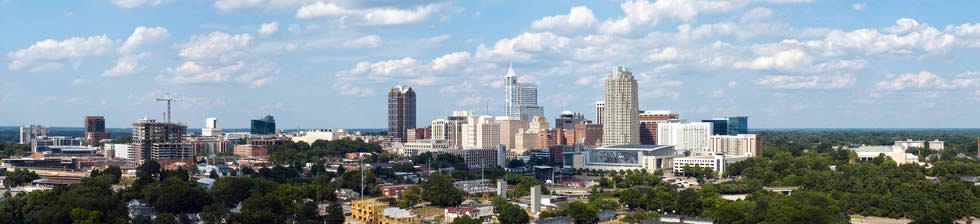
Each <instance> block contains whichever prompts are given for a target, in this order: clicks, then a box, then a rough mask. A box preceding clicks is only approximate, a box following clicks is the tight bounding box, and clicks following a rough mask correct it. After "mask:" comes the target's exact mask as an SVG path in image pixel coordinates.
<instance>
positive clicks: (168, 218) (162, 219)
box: [153, 213, 180, 224]
mask: <svg viewBox="0 0 980 224" xmlns="http://www.w3.org/2000/svg"><path fill="white" fill-rule="evenodd" d="M153 224H180V222H178V221H177V217H176V216H174V215H173V214H170V213H162V214H160V215H158V216H157V217H156V218H154V219H153Z"/></svg>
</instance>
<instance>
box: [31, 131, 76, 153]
mask: <svg viewBox="0 0 980 224" xmlns="http://www.w3.org/2000/svg"><path fill="white" fill-rule="evenodd" d="M28 144H31V152H34V153H44V152H50V151H51V149H52V148H57V147H65V146H81V145H82V139H81V138H72V137H67V136H46V135H45V136H37V137H34V138H32V139H31V141H29V142H28Z"/></svg>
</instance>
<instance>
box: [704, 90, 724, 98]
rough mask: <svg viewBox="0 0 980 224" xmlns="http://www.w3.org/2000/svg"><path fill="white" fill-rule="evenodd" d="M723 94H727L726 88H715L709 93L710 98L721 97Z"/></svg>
mask: <svg viewBox="0 0 980 224" xmlns="http://www.w3.org/2000/svg"><path fill="white" fill-rule="evenodd" d="M723 96H725V90H723V89H716V90H713V91H711V94H709V95H708V97H709V98H720V97H723Z"/></svg>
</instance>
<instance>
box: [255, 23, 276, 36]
mask: <svg viewBox="0 0 980 224" xmlns="http://www.w3.org/2000/svg"><path fill="white" fill-rule="evenodd" d="M276 32H279V22H271V23H264V24H262V26H261V27H259V35H261V36H266V37H267V36H270V35H272V34H275V33H276Z"/></svg>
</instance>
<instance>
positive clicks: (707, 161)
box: [673, 153, 749, 175]
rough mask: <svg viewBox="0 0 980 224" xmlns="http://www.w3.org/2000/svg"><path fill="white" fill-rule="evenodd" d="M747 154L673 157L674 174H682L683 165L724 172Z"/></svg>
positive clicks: (718, 173)
mask: <svg viewBox="0 0 980 224" xmlns="http://www.w3.org/2000/svg"><path fill="white" fill-rule="evenodd" d="M748 158H749V157H748V156H726V155H725V154H724V153H713V154H710V155H699V156H688V157H679V158H674V165H673V167H674V168H673V171H674V174H677V175H683V174H684V166H689V167H703V168H710V169H711V170H712V171H714V172H715V173H716V174H717V175H722V174H724V173H725V170H726V169H725V168H726V167H728V166H729V165H731V164H735V163H736V162H739V161H742V160H745V159H748Z"/></svg>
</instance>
